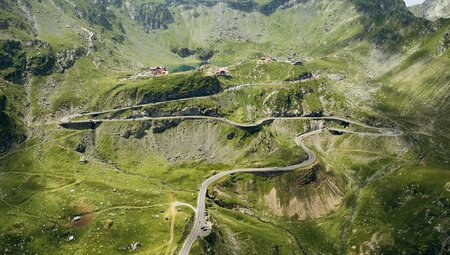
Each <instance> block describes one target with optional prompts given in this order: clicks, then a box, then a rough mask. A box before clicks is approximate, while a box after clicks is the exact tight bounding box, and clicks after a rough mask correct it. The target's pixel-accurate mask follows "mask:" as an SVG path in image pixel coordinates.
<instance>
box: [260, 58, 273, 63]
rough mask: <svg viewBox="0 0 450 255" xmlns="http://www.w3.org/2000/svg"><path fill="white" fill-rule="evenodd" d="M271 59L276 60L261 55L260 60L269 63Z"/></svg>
mask: <svg viewBox="0 0 450 255" xmlns="http://www.w3.org/2000/svg"><path fill="white" fill-rule="evenodd" d="M271 61H274V59H273V58H271V57H261V59H260V60H259V62H260V63H268V62H271Z"/></svg>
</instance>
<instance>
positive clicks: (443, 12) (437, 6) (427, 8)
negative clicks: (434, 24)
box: [410, 0, 450, 20]
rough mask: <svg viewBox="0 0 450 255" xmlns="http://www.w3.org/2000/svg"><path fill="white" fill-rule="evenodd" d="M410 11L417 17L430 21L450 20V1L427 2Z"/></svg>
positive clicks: (430, 0) (429, 0)
mask: <svg viewBox="0 0 450 255" xmlns="http://www.w3.org/2000/svg"><path fill="white" fill-rule="evenodd" d="M410 9H411V11H412V12H413V13H414V14H415V15H416V16H418V17H423V18H426V19H429V20H437V19H439V18H450V1H448V0H426V1H425V2H424V3H423V4H421V5H416V6H412V7H411V8H410Z"/></svg>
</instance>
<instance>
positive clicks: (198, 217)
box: [60, 98, 402, 255]
mask: <svg viewBox="0 0 450 255" xmlns="http://www.w3.org/2000/svg"><path fill="white" fill-rule="evenodd" d="M191 99H192V98H191ZM181 100H182V101H185V100H188V99H181ZM172 101H176V100H172ZM161 103H164V102H158V103H154V104H161ZM139 107H142V105H139V106H130V107H124V108H119V109H114V110H110V111H102V112H92V113H83V114H74V115H70V116H67V117H64V118H62V119H61V120H60V125H62V126H68V125H70V124H89V123H93V124H98V123H103V122H132V121H149V120H175V119H177V120H202V119H207V120H216V121H220V122H223V123H225V124H228V125H232V126H234V127H237V128H252V127H260V126H262V125H266V124H269V123H271V122H273V121H275V120H325V121H341V122H345V123H349V124H353V125H357V126H360V127H363V128H367V129H371V130H373V131H374V132H358V131H352V130H347V129H338V128H321V129H317V130H314V131H310V132H307V133H304V134H301V135H299V136H297V137H296V138H295V142H296V143H297V144H298V145H299V146H300V147H301V148H302V149H303V150H304V151H305V152H306V153H307V154H308V159H307V160H306V161H304V162H302V163H300V164H296V165H291V166H283V167H266V168H241V169H233V170H229V171H224V172H220V173H218V174H215V175H213V176H211V177H209V178H208V179H206V180H205V181H204V182H203V183H202V185H201V187H200V190H199V193H198V199H197V208H196V209H195V220H194V226H193V227H192V230H191V233H190V234H189V236H188V237H187V239H186V241H185V242H184V245H183V247H182V249H181V251H180V252H179V254H180V255H188V254H189V251H190V249H191V247H192V245H193V243H194V242H195V241H196V240H197V238H198V237H199V236H200V234H201V231H202V229H201V228H202V227H203V226H205V225H206V222H207V216H206V215H205V200H206V192H207V190H208V187H209V186H210V185H211V184H212V183H214V182H215V181H217V180H219V179H220V178H223V177H225V176H227V175H231V174H236V173H257V172H287V171H292V170H295V169H299V168H302V167H306V166H310V165H312V164H313V163H314V162H315V161H316V158H317V157H316V155H315V154H314V152H313V151H312V150H310V149H309V148H308V147H306V146H305V145H304V144H303V139H304V138H306V137H309V136H312V135H316V134H321V133H322V132H324V131H334V132H338V133H349V134H357V135H365V136H388V137H394V136H400V135H401V134H402V132H401V131H400V130H397V129H394V128H380V127H372V126H369V125H366V124H364V123H360V122H357V121H354V120H349V119H346V118H342V117H269V118H264V119H261V120H259V121H257V122H256V123H253V124H242V123H237V122H234V121H231V120H228V119H225V118H221V117H213V116H200V115H199V116H164V117H141V118H133V119H86V120H72V119H73V118H76V117H85V116H94V115H99V114H102V113H109V112H115V111H121V110H129V109H136V108H139Z"/></svg>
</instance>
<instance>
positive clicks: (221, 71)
mask: <svg viewBox="0 0 450 255" xmlns="http://www.w3.org/2000/svg"><path fill="white" fill-rule="evenodd" d="M214 74H215V75H218V76H230V74H231V73H230V71H228V69H226V68H217V69H216V70H215V71H214Z"/></svg>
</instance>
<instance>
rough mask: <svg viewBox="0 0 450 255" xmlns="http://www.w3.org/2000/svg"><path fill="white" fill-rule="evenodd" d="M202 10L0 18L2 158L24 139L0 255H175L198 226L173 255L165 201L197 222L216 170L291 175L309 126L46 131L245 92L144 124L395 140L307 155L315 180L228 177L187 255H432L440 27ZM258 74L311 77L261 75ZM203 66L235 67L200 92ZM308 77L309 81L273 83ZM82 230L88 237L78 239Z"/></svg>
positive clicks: (441, 159) (62, 4) (442, 110)
mask: <svg viewBox="0 0 450 255" xmlns="http://www.w3.org/2000/svg"><path fill="white" fill-rule="evenodd" d="M213 2H214V1H209V0H205V1H202V4H198V2H197V4H193V2H192V1H182V2H180V1H178V2H177V3H176V2H175V1H159V0H158V1H153V0H151V1H144V0H142V1H141V0H140V1H133V2H132V3H131V5H128V4H126V3H125V2H122V1H112V2H108V1H94V2H92V1H87V0H83V1H76V2H75V1H62V0H52V1H49V0H42V1H20V2H12V1H3V2H1V3H0V6H1V7H2V8H0V14H1V15H0V36H1V37H0V56H1V61H0V74H1V76H2V77H4V78H5V79H6V80H8V81H9V82H3V81H2V82H1V90H0V123H1V131H0V135H1V136H2V137H1V141H2V144H6V145H7V146H5V150H7V149H8V148H9V147H10V145H11V144H9V143H8V144H7V143H4V141H5V139H4V137H9V138H11V137H12V141H13V142H20V141H22V140H23V139H21V138H23V134H25V130H27V134H29V135H30V137H29V139H28V140H27V141H26V142H25V143H22V144H21V145H19V146H17V148H14V149H13V150H11V151H9V152H8V153H6V154H2V155H0V183H1V185H0V205H1V206H0V213H1V214H2V217H1V219H0V250H2V251H4V252H5V253H7V254H20V253H52V254H67V253H75V254H85V253H86V252H101V253H106V254H116V253H124V252H125V251H130V244H132V243H135V242H139V243H141V244H142V246H141V247H140V248H139V249H138V250H137V251H136V253H143V254H147V253H148V254H170V253H173V252H175V251H176V249H177V248H179V247H180V245H181V244H182V242H183V238H184V237H185V236H186V234H187V233H188V231H189V227H188V225H189V221H190V218H191V216H192V215H193V214H192V212H191V211H189V210H188V209H184V208H183V211H182V212H179V213H177V214H176V215H177V216H176V221H175V236H174V238H173V242H172V243H169V237H170V221H171V220H172V215H171V214H170V213H169V212H168V210H169V208H170V203H172V202H174V201H182V202H187V203H191V204H195V201H196V191H197V187H198V185H199V184H200V183H201V182H202V180H204V179H205V178H206V177H207V176H209V175H211V174H213V173H214V172H217V171H221V170H225V169H233V168H235V167H255V166H261V167H262V166H279V165H288V164H292V163H295V162H298V161H299V160H302V159H303V158H304V156H305V155H304V153H303V152H302V151H301V149H300V148H299V147H298V146H297V145H295V143H294V136H295V135H296V134H299V133H301V132H304V131H305V130H309V129H312V128H314V127H316V126H317V125H319V123H317V122H305V121H292V122H288V121H276V122H274V123H273V124H272V125H270V126H265V127H264V128H262V129H261V130H259V131H255V132H247V131H244V130H239V129H236V128H232V127H229V126H226V125H224V124H220V123H217V122H214V121H183V122H181V123H178V122H176V121H174V122H157V121H156V122H143V123H141V122H139V123H131V124H130V123H129V124H125V123H104V124H101V125H100V126H99V127H98V128H97V129H96V130H94V131H93V130H81V131H71V130H65V129H62V128H60V127H57V125H56V123H57V121H58V119H59V118H60V117H62V116H65V115H68V114H71V113H75V112H82V111H90V110H106V109H110V108H114V107H120V106H125V105H132V104H136V103H144V102H153V101H161V100H165V99H173V98H181V97H190V96H195V95H209V94H214V93H216V92H219V91H222V90H224V89H226V88H230V87H234V86H238V85H242V84H247V85H249V86H246V87H243V88H241V89H238V90H232V91H228V92H224V93H221V94H218V95H216V96H212V97H208V98H204V99H197V100H193V101H189V102H182V103H181V102H172V103H167V104H162V105H158V106H152V107H145V108H143V109H142V111H144V114H149V115H151V114H180V113H183V114H187V113H192V112H194V113H200V114H209V115H217V116H225V117H227V118H230V119H232V120H235V121H239V122H247V123H249V122H253V121H256V120H258V119H260V118H264V117H267V116H299V115H302V114H304V115H309V114H313V115H319V114H327V115H328V114H329V115H337V116H347V115H348V116H349V117H351V118H354V119H358V120H361V121H365V122H367V123H370V124H373V125H378V126H396V127H398V128H400V129H401V130H402V131H403V132H404V135H403V136H402V137H400V138H367V137H359V136H356V135H343V136H333V135H331V134H324V135H323V136H320V137H314V138H311V139H309V140H308V141H307V143H308V144H309V145H310V146H311V147H312V148H313V149H314V150H315V151H316V153H317V154H318V156H319V159H320V160H319V163H318V164H317V165H316V166H315V167H314V168H312V169H305V170H300V171H295V172H292V173H289V174H286V175H280V176H275V177H267V176H255V175H236V176H233V177H230V178H225V179H224V180H223V181H221V182H219V183H218V184H217V185H216V186H214V187H213V188H212V189H211V190H210V191H209V196H210V199H209V200H208V206H210V210H211V215H212V216H211V217H212V219H213V222H214V224H215V225H214V227H213V228H214V231H213V234H212V235H211V236H210V237H208V238H206V239H203V240H201V241H200V242H199V243H198V244H196V246H195V251H196V252H198V253H200V252H204V253H217V254H233V253H237V254H302V253H303V252H306V253H308V254H310V253H312V254H338V253H341V254H361V253H368V254H371V253H375V254H376V253H385V254H387V253H392V254H401V253H406V254H409V253H415V252H418V253H424V254H427V253H428V254H439V252H441V251H444V253H445V251H446V250H448V243H445V238H446V237H447V236H448V231H447V229H449V226H448V225H449V223H448V219H447V218H448V215H446V213H445V212H446V211H448V209H449V204H448V199H449V197H448V183H447V180H448V179H449V174H448V173H449V170H450V169H449V167H448V165H449V161H450V138H449V135H448V128H447V127H448V125H449V124H450V123H449V119H448V113H449V112H450V104H449V102H450V101H449V93H448V91H449V86H450V84H449V80H450V76H449V74H448V70H447V69H448V66H449V65H450V62H449V59H450V55H449V54H450V53H449V52H450V51H449V49H448V48H449V36H448V34H449V30H450V27H449V23H448V21H447V20H440V21H438V22H435V23H431V22H429V21H425V20H423V19H416V18H414V17H413V16H412V14H411V13H409V12H408V11H407V9H406V8H405V7H404V4H403V2H402V1H399V0H398V1H397V0H395V1H387V0H383V1H364V0H353V1H331V2H330V1H325V0H319V1H300V2H301V3H298V4H295V5H294V6H283V4H286V2H287V1H284V0H282V1H270V0H267V1H266V0H261V1H234V0H230V1H228V0H227V1H223V2H221V3H218V4H216V3H215V2H214V3H213ZM180 3H182V4H183V5H180ZM279 7H281V8H279ZM77 51H78V52H81V53H80V55H76V54H75V52H77ZM261 56H274V57H281V58H286V59H287V58H291V59H292V60H303V61H304V66H293V65H291V64H288V63H284V62H270V63H267V64H259V63H257V60H258V59H259V58H260V57H261ZM27 59H28V60H29V61H28V60H27ZM72 60H73V61H72ZM205 62H209V63H210V65H207V66H205V67H204V68H203V71H194V72H185V73H175V74H171V75H169V76H165V77H159V78H148V79H141V80H133V79H129V78H130V77H132V76H133V74H135V73H136V72H139V71H142V70H143V68H145V67H147V66H152V65H166V66H168V67H169V69H170V70H176V69H180V70H181V69H192V68H196V67H197V66H198V65H200V64H202V63H205ZM215 66H228V68H229V70H230V71H231V77H219V78H216V77H214V76H208V72H210V71H212V70H213V69H214V67H215ZM62 67H63V68H62ZM209 69H210V70H209ZM305 72H312V73H314V74H316V75H318V77H317V78H316V79H314V80H308V81H303V82H298V83H288V84H287V83H283V82H285V81H286V80H291V79H292V78H295V77H298V76H299V75H302V74H304V73H305ZM11 82H12V83H15V84H11ZM140 114H142V112H141V111H140V110H139V111H126V112H123V113H120V114H118V115H117V116H118V117H133V116H134V117H136V116H138V115H140ZM25 116H27V118H26V119H27V121H28V124H27V125H28V126H25V124H24V123H26V122H25V120H24V117H25ZM105 116H106V117H108V116H107V115H105ZM329 125H333V126H339V125H340V124H339V123H332V124H329ZM9 138H8V139H9ZM81 157H86V158H87V163H80V162H79V161H80V158H81ZM44 177H45V178H44ZM161 211H164V212H161ZM75 215H83V216H86V218H85V219H83V221H82V223H83V224H85V223H86V225H85V226H78V225H76V224H75V225H74V224H73V223H72V222H71V220H70V218H71V217H73V216H75ZM165 216H168V217H169V220H167V221H166V220H165V219H164V217H165ZM184 218H186V220H184ZM91 219H92V221H90V220H91ZM111 222H112V225H111ZM80 224H81V223H80ZM71 235H73V236H74V237H75V240H73V241H69V236H71ZM405 237H408V238H405Z"/></svg>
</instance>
